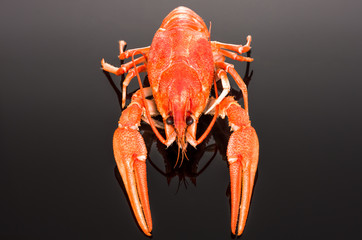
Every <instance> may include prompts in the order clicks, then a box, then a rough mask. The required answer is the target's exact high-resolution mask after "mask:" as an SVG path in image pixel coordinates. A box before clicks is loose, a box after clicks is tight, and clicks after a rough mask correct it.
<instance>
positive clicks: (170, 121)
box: [166, 116, 174, 125]
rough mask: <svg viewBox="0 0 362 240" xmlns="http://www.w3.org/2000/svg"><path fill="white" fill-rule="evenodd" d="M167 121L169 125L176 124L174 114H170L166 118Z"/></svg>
mask: <svg viewBox="0 0 362 240" xmlns="http://www.w3.org/2000/svg"><path fill="white" fill-rule="evenodd" d="M166 123H167V125H173V124H174V121H173V117H172V116H169V117H168V118H167V119H166Z"/></svg>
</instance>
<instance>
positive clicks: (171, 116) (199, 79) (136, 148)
mask: <svg viewBox="0 0 362 240" xmlns="http://www.w3.org/2000/svg"><path fill="white" fill-rule="evenodd" d="M250 42H251V36H248V37H247V43H246V45H244V46H242V45H234V44H226V43H221V42H216V41H210V33H209V30H208V29H207V27H206V25H205V23H204V21H203V20H202V19H201V17H200V16H198V15H197V14H196V13H195V12H193V11H192V10H190V9H188V8H186V7H178V8H176V9H174V10H173V11H172V12H171V13H169V14H168V16H167V17H166V18H165V19H164V20H163V22H162V24H161V27H160V28H159V29H158V30H157V32H156V34H155V36H154V38H153V41H152V44H151V46H148V47H144V48H137V49H131V50H128V51H124V47H125V45H126V42H124V41H120V55H119V59H121V60H123V59H126V58H132V61H130V62H128V63H125V64H123V65H121V67H119V68H117V67H114V66H112V65H110V64H108V63H106V62H105V61H104V60H103V59H102V68H103V70H104V71H107V72H111V73H114V74H116V75H122V74H125V73H127V76H126V78H125V80H124V82H123V97H122V105H123V107H124V106H125V100H126V88H127V86H128V84H129V83H130V81H131V79H132V78H134V77H137V79H138V81H139V84H140V89H139V90H138V91H137V92H136V93H135V94H134V95H133V96H132V101H131V103H130V104H129V105H128V106H127V108H126V109H125V110H124V111H123V112H122V116H121V117H120V119H119V122H118V128H117V130H116V131H115V133H114V137H113V149H114V156H115V159H116V162H117V166H118V169H119V171H120V174H121V176H122V180H123V182H124V185H125V188H126V191H127V194H128V196H129V199H130V202H131V206H132V209H133V211H134V215H135V216H136V219H137V221H138V224H139V226H140V227H141V229H142V230H143V232H144V233H145V234H146V235H148V236H150V235H151V232H152V218H151V211H150V205H149V200H148V188H147V177H146V159H147V150H146V147H145V142H144V140H143V138H142V136H141V134H140V133H139V131H138V126H139V125H140V122H141V119H142V120H144V121H145V122H147V123H148V124H150V126H151V128H152V130H153V131H154V133H155V134H156V136H157V138H158V139H159V140H160V141H161V142H162V143H163V144H164V145H166V146H167V147H168V146H170V145H171V144H172V143H173V142H175V141H176V143H177V144H178V147H179V149H181V150H182V154H183V155H184V154H185V151H186V147H187V144H188V143H189V144H190V145H192V146H193V147H196V146H197V145H198V144H199V143H201V142H202V141H203V140H204V139H205V138H206V136H207V135H208V134H209V132H210V130H211V128H212V126H213V125H214V123H215V121H216V118H217V117H219V116H220V117H222V118H224V117H225V116H227V117H228V121H229V125H230V127H231V130H232V131H233V133H232V134H231V136H230V139H229V143H228V148H227V158H228V163H229V170H230V189H231V231H232V233H233V234H235V235H241V234H242V232H243V230H244V226H245V222H246V218H247V215H248V211H249V205H250V198H251V195H252V190H253V186H254V177H255V173H256V170H257V164H258V156H259V142H258V137H257V135H256V132H255V130H254V128H253V127H252V126H251V123H250V120H249V111H248V93H247V88H246V85H245V83H244V81H243V80H242V79H241V77H240V76H239V74H238V73H237V72H236V71H235V69H234V66H233V65H231V64H229V63H226V62H225V57H228V58H231V59H234V60H237V61H246V62H251V61H253V59H252V58H249V57H244V56H241V54H242V53H246V52H248V51H249V50H250ZM135 55H141V56H140V57H138V58H134V56H135ZM140 72H147V74H148V79H149V83H150V87H145V88H144V87H143V86H142V82H141V80H140V77H139V73H140ZM227 73H228V74H230V76H232V78H233V79H234V80H235V81H236V83H237V85H238V86H239V88H240V89H241V91H242V94H243V99H244V108H245V109H243V108H242V107H241V106H240V105H239V104H238V103H237V101H235V100H234V98H233V97H231V96H227V95H228V93H229V91H230V84H229V80H228V77H227ZM218 80H221V83H222V88H223V89H222V91H221V93H220V96H218V92H217V88H216V81H218ZM212 85H214V88H215V96H216V97H215V98H214V97H210V92H211V87H212ZM150 97H153V99H152V98H151V99H150ZM202 114H213V115H214V117H213V120H212V121H211V123H210V125H209V126H208V128H207V129H206V131H205V132H204V133H203V134H202V135H201V137H200V138H199V139H196V130H197V124H198V121H199V118H200V116H201V115H202ZM157 115H161V117H162V119H163V123H162V122H160V121H157V120H156V119H154V118H152V117H154V116H157ZM157 128H164V130H165V134H166V138H164V137H163V136H162V135H161V134H160V132H159V131H158V129H157ZM241 193H242V194H241Z"/></svg>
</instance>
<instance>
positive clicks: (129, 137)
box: [113, 89, 152, 236]
mask: <svg viewBox="0 0 362 240" xmlns="http://www.w3.org/2000/svg"><path fill="white" fill-rule="evenodd" d="M147 91H148V90H147V89H146V92H147ZM144 107H145V106H144V102H143V98H142V94H141V93H140V92H139V93H137V94H135V95H134V97H133V98H132V102H131V104H130V105H129V106H128V107H127V109H125V110H124V111H123V112H122V116H121V117H120V119H119V122H118V128H117V129H116V131H115V133H114V136H113V151H114V156H115V159H116V162H117V166H118V169H119V172H120V174H121V177H122V180H123V182H124V186H125V188H126V191H127V195H128V197H129V200H130V203H131V206H132V210H133V212H134V215H135V217H136V219H137V222H138V224H139V226H140V227H141V229H142V230H143V232H144V233H145V234H146V235H148V236H150V235H151V231H152V218H151V211H150V205H149V200H148V188H147V174H146V159H147V149H146V145H145V142H144V140H143V138H142V136H141V134H140V133H139V131H138V126H139V124H140V121H141V117H142V114H143V112H144Z"/></svg>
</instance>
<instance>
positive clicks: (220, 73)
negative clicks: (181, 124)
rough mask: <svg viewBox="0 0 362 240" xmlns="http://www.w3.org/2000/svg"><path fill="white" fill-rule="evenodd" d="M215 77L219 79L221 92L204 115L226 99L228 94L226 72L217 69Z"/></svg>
mask: <svg viewBox="0 0 362 240" xmlns="http://www.w3.org/2000/svg"><path fill="white" fill-rule="evenodd" d="M216 75H217V76H218V77H219V78H220V79H221V84H222V87H223V90H222V92H221V94H220V96H219V97H218V98H217V99H216V101H215V102H214V103H213V104H212V105H211V107H210V108H209V109H208V110H207V111H206V112H205V114H208V113H209V112H210V111H211V110H212V109H214V108H215V106H217V105H218V104H219V103H220V102H221V101H222V100H223V99H224V98H225V97H226V95H227V94H228V93H229V92H230V83H229V79H228V77H227V75H226V72H225V71H224V70H222V69H218V70H217V71H216Z"/></svg>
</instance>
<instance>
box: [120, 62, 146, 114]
mask: <svg viewBox="0 0 362 240" xmlns="http://www.w3.org/2000/svg"><path fill="white" fill-rule="evenodd" d="M146 69H147V68H146V66H145V65H141V66H138V67H136V69H135V68H132V69H131V70H129V71H128V74H127V76H126V78H125V79H124V81H123V86H122V108H124V107H125V105H126V95H127V87H128V85H129V83H130V82H131V80H132V78H134V77H135V76H136V75H137V73H136V72H139V73H141V72H144V71H146Z"/></svg>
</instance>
